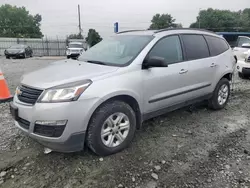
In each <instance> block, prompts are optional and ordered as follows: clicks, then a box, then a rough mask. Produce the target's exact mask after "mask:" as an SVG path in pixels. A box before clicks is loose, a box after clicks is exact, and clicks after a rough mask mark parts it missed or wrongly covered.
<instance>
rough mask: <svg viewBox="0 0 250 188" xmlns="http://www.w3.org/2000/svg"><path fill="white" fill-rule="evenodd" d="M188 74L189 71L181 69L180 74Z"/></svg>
mask: <svg viewBox="0 0 250 188" xmlns="http://www.w3.org/2000/svg"><path fill="white" fill-rule="evenodd" d="M187 72H188V70H186V69H181V70H180V72H179V74H185V73H187Z"/></svg>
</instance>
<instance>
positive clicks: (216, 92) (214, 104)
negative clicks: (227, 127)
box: [211, 78, 230, 110]
mask: <svg viewBox="0 0 250 188" xmlns="http://www.w3.org/2000/svg"><path fill="white" fill-rule="evenodd" d="M224 84H226V85H227V87H228V96H227V100H226V102H225V103H224V104H223V105H220V104H219V102H218V95H219V90H220V88H221V86H222V85H224ZM229 96H230V83H229V80H228V79H226V78H222V79H221V80H220V81H219V83H218V84H217V86H216V88H215V90H214V93H213V97H212V100H211V105H212V106H211V107H212V108H213V109H215V110H220V109H223V108H224V107H225V106H226V105H227V103H228V100H229Z"/></svg>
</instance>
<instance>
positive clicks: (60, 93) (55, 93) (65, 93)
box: [38, 80, 92, 103]
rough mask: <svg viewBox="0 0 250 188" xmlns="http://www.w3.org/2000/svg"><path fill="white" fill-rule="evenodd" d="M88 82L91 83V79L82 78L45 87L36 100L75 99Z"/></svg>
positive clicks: (88, 84) (67, 100)
mask: <svg viewBox="0 0 250 188" xmlns="http://www.w3.org/2000/svg"><path fill="white" fill-rule="evenodd" d="M90 84H92V81H91V80H84V81H78V82H73V83H69V84H63V85H60V86H57V87H53V88H50V89H47V90H45V91H44V92H43V94H42V96H41V97H40V98H39V100H38V102H41V103H43V102H44V103H49V102H51V103H53V102H70V101H76V100H77V99H78V98H79V97H80V96H81V94H82V93H83V92H84V91H85V90H86V89H87V88H88V87H89V86H90Z"/></svg>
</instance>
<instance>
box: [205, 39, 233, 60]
mask: <svg viewBox="0 0 250 188" xmlns="http://www.w3.org/2000/svg"><path fill="white" fill-rule="evenodd" d="M205 38H206V40H207V43H208V46H209V50H210V53H211V55H212V56H216V55H219V54H222V53H223V52H225V51H227V50H228V48H229V47H228V44H227V43H226V41H225V40H223V39H220V38H217V37H213V36H205Z"/></svg>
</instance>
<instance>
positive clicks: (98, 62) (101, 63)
mask: <svg viewBox="0 0 250 188" xmlns="http://www.w3.org/2000/svg"><path fill="white" fill-rule="evenodd" d="M86 62H88V63H94V64H98V65H107V64H106V63H104V62H102V61H95V60H88V61H86Z"/></svg>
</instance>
